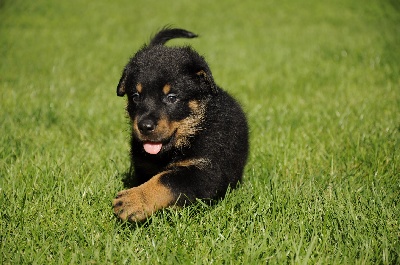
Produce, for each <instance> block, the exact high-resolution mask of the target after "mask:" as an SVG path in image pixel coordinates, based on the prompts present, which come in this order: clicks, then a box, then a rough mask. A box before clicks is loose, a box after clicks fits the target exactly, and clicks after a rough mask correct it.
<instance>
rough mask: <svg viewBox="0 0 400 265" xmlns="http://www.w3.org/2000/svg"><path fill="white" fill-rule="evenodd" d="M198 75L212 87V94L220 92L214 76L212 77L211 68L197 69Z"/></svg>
mask: <svg viewBox="0 0 400 265" xmlns="http://www.w3.org/2000/svg"><path fill="white" fill-rule="evenodd" d="M196 75H197V76H198V77H199V78H201V79H202V80H203V81H205V82H206V83H207V85H208V86H209V87H210V88H211V93H212V94H214V95H215V94H217V93H218V89H217V85H216V84H215V82H214V78H213V77H212V75H211V72H210V70H208V69H204V70H203V69H201V70H197V71H196Z"/></svg>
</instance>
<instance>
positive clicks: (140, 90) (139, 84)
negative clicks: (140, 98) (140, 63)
mask: <svg viewBox="0 0 400 265" xmlns="http://www.w3.org/2000/svg"><path fill="white" fill-rule="evenodd" d="M136 90H137V92H138V93H142V91H143V86H142V84H141V83H138V84H137V85H136Z"/></svg>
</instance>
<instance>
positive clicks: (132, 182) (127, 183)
mask: <svg viewBox="0 0 400 265" xmlns="http://www.w3.org/2000/svg"><path fill="white" fill-rule="evenodd" d="M115 178H117V179H120V180H121V181H122V183H123V184H124V188H125V189H129V188H132V187H136V186H138V185H139V184H138V181H137V179H136V177H135V172H134V171H133V169H132V168H129V169H128V170H127V171H126V172H125V173H119V174H117V176H116V177H115Z"/></svg>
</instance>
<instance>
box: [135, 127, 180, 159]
mask: <svg viewBox="0 0 400 265" xmlns="http://www.w3.org/2000/svg"><path fill="white" fill-rule="evenodd" d="M175 133H176V131H174V133H173V134H172V135H171V136H170V137H169V138H167V139H165V140H152V139H145V140H144V141H143V142H142V143H143V149H144V151H145V152H146V153H148V154H151V155H157V154H159V153H160V152H163V151H166V150H168V149H169V148H170V147H171V146H172V145H173V142H174V138H175Z"/></svg>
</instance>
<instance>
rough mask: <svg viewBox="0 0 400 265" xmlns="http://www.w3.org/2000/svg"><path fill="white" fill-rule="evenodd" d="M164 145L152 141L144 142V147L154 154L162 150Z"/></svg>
mask: <svg viewBox="0 0 400 265" xmlns="http://www.w3.org/2000/svg"><path fill="white" fill-rule="evenodd" d="M161 147H162V143H151V142H146V143H144V144H143V148H144V150H145V151H146V152H147V153H149V154H152V155H155V154H157V153H158V152H160V150H161Z"/></svg>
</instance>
